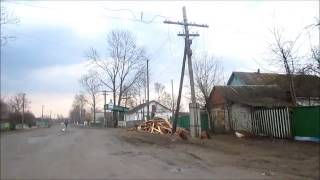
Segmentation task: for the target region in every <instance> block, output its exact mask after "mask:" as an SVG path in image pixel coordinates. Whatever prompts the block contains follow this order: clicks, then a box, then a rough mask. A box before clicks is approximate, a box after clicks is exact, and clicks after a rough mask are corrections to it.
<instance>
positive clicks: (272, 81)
mask: <svg viewBox="0 0 320 180" xmlns="http://www.w3.org/2000/svg"><path fill="white" fill-rule="evenodd" d="M235 76H237V77H238V78H239V79H240V80H241V81H242V82H243V83H244V85H278V86H279V87H280V88H282V89H284V90H285V91H289V87H290V83H289V82H290V81H289V78H288V77H287V75H286V74H275V73H259V72H233V73H232V74H231V76H230V78H229V80H228V85H230V83H231V81H232V79H233V78H234V77H235ZM293 81H294V86H295V89H296V96H297V97H320V91H319V89H320V77H317V76H313V75H293Z"/></svg>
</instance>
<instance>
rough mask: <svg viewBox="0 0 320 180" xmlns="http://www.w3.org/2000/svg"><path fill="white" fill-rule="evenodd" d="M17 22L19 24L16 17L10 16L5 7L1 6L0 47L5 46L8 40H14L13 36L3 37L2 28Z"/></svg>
mask: <svg viewBox="0 0 320 180" xmlns="http://www.w3.org/2000/svg"><path fill="white" fill-rule="evenodd" d="M18 22H19V19H18V18H17V17H16V16H13V15H12V14H10V12H9V11H8V10H7V9H6V8H5V7H3V6H1V18H0V26H1V33H0V39H1V46H4V45H6V44H7V42H8V40H9V39H12V38H15V37H14V36H9V35H4V33H3V29H2V28H3V27H4V25H6V24H17V23H18Z"/></svg>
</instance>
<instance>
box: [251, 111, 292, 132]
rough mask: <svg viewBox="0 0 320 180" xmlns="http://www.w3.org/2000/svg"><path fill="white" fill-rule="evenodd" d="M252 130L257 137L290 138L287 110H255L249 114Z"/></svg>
mask: <svg viewBox="0 0 320 180" xmlns="http://www.w3.org/2000/svg"><path fill="white" fill-rule="evenodd" d="M251 119H252V130H253V132H254V133H255V134H257V135H264V136H270V137H275V138H291V137H292V134H291V122H290V113H289V109H288V108H270V109H269V108H263V109H255V110H254V111H253V112H252V113H251Z"/></svg>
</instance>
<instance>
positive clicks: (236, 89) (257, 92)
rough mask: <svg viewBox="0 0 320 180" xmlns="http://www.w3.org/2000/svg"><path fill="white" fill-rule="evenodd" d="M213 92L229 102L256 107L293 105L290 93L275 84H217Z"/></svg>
mask: <svg viewBox="0 0 320 180" xmlns="http://www.w3.org/2000/svg"><path fill="white" fill-rule="evenodd" d="M212 92H213V93H219V94H220V95H221V96H223V97H224V99H226V100H227V101H229V102H234V103H240V104H245V105H249V106H254V107H261V106H263V107H265V106H267V107H274V106H292V103H291V102H290V96H289V95H288V93H287V92H285V91H284V90H283V89H281V88H279V87H278V86H275V85H249V86H215V87H214V89H213V91H212Z"/></svg>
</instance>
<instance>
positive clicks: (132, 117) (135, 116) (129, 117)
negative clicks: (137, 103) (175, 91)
mask: <svg viewBox="0 0 320 180" xmlns="http://www.w3.org/2000/svg"><path fill="white" fill-rule="evenodd" d="M152 105H156V113H155V117H160V118H164V119H169V118H170V117H171V115H172V112H171V111H169V110H167V109H165V108H163V107H162V106H160V105H159V104H157V103H155V102H150V103H149V114H150V116H151V112H152ZM147 108H148V107H147V106H144V107H143V108H140V109H138V110H137V111H136V112H134V113H126V114H125V121H139V120H145V119H146V116H147ZM143 112H144V117H143Z"/></svg>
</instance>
